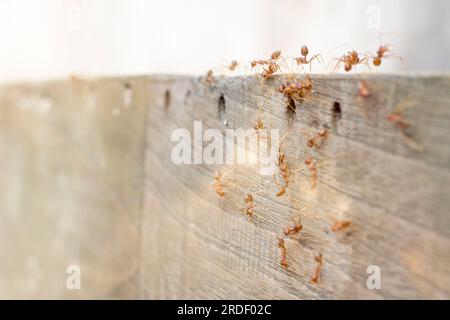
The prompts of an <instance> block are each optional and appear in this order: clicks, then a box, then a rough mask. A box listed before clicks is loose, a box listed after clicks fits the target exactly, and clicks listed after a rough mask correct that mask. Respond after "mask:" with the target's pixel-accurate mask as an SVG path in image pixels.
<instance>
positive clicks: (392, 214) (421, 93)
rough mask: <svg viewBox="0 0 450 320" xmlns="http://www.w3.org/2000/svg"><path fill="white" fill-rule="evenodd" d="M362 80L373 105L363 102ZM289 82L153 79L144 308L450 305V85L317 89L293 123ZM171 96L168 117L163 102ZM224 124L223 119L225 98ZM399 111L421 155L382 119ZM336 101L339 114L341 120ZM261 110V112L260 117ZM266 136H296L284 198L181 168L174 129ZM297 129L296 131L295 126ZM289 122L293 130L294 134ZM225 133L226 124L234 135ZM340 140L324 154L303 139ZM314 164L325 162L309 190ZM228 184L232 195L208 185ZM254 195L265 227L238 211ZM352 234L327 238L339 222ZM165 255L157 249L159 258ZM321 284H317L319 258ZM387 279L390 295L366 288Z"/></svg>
mask: <svg viewBox="0 0 450 320" xmlns="http://www.w3.org/2000/svg"><path fill="white" fill-rule="evenodd" d="M361 79H365V80H366V81H367V83H368V87H369V90H370V92H371V95H370V96H369V97H367V98H363V97H360V96H359V95H358V85H359V83H360V80H361ZM280 81H281V80H280V79H279V78H278V79H274V80H272V81H269V82H267V83H265V84H264V85H261V83H260V82H259V81H258V80H256V79H254V78H239V77H238V78H233V79H216V81H215V83H214V84H213V86H211V87H209V86H207V85H205V84H204V83H203V82H202V79H200V80H198V79H191V78H185V79H180V78H177V77H175V78H170V77H161V78H152V79H151V81H150V84H149V86H150V87H149V91H150V92H151V95H152V97H151V99H150V100H151V101H152V104H151V106H150V108H149V114H148V126H147V151H146V184H145V203H146V205H145V206H144V213H143V230H144V231H143V242H142V244H143V252H142V253H143V258H142V261H141V263H142V278H141V279H142V289H143V293H142V296H143V297H145V298H265V299H271V298H277V299H278V298H283V299H299V298H300V299H315V298H330V299H334V298H448V297H449V292H450V276H449V274H448V270H450V259H449V256H448V252H449V249H450V239H449V236H450V228H449V227H450V216H449V211H448V210H449V209H448V208H449V199H450V197H449V187H448V186H449V178H450V172H449V168H450V166H449V164H450V150H449V147H448V146H449V142H450V141H449V139H450V138H449V136H450V132H449V130H450V126H449V123H450V105H449V104H450V93H449V90H448V89H449V88H450V79H449V78H448V77H433V76H396V75H393V76H389V75H386V76H378V75H377V76H373V75H367V76H366V75H361V76H360V75H358V76H355V75H352V76H316V77H314V78H313V81H314V86H313V90H314V93H313V94H312V96H311V97H310V98H309V99H307V100H306V101H304V102H303V103H299V102H297V105H296V113H295V116H294V119H290V118H289V116H288V115H287V114H286V111H285V110H286V108H285V102H284V100H283V98H282V97H281V95H280V94H274V90H275V88H276V87H277V86H278V85H279V84H280ZM167 92H170V97H171V99H170V106H167V105H165V103H164V101H165V97H166V96H167ZM222 94H223V97H224V99H225V111H223V110H218V108H222V109H223V106H222V107H220V106H218V103H219V102H218V101H219V98H220V96H221V95H222ZM403 101H412V106H411V107H409V108H407V109H406V110H405V117H406V119H408V121H409V122H410V123H411V128H412V129H413V136H414V139H415V140H416V141H417V142H418V143H420V145H421V146H422V147H423V151H422V152H417V151H415V150H413V149H411V148H410V147H409V146H408V145H407V144H405V143H404V141H403V140H402V139H401V136H400V132H399V130H396V129H395V128H394V127H393V125H392V123H390V122H388V121H387V120H386V116H387V115H388V114H389V113H390V112H391V111H392V110H393V109H394V108H395V106H396V105H398V104H399V103H402V102H403ZM336 102H338V103H339V106H340V109H341V115H340V117H339V119H337V118H336V116H333V108H334V105H335V103H336ZM261 104H262V105H264V107H263V110H262V112H261V110H260V109H259V107H258V105H261ZM259 117H261V119H262V121H263V122H264V124H265V126H266V127H269V128H280V130H281V131H282V133H284V132H287V131H289V132H290V134H289V136H288V141H289V142H287V143H286V145H288V147H287V148H286V150H285V152H286V157H287V159H288V161H289V164H290V166H291V167H292V168H295V169H298V171H297V172H296V173H295V175H294V177H293V179H292V182H291V184H290V186H289V188H288V190H287V192H286V194H285V195H284V196H282V197H277V196H276V195H275V194H276V192H277V190H276V188H275V186H274V183H273V182H272V179H271V178H270V177H269V178H262V177H261V176H260V175H259V174H258V172H257V170H255V168H252V167H251V166H237V165H235V166H210V165H204V164H203V165H181V166H178V165H175V164H173V163H172V162H171V161H170V154H169V153H170V150H171V148H172V147H173V145H174V144H175V143H174V142H171V141H170V135H171V132H172V131H173V130H174V129H175V128H187V129H188V130H190V131H191V133H192V134H193V132H192V130H193V121H194V120H201V121H202V122H203V126H204V130H206V129H207V128H221V129H222V130H224V129H225V127H227V128H244V129H247V128H253V126H254V125H255V123H256V121H257V119H258V118H259ZM292 120H293V121H292ZM291 122H292V124H290V123H291ZM225 123H226V125H225ZM322 128H328V129H329V130H330V131H331V135H330V137H329V138H328V139H327V141H326V143H325V144H324V146H323V147H322V148H321V149H320V150H318V151H316V150H312V149H311V148H308V147H307V146H306V139H308V138H309V137H310V135H311V134H313V133H315V132H317V131H318V130H320V129H322ZM308 155H313V156H314V157H316V158H318V159H319V164H318V178H319V179H318V185H317V188H316V189H315V190H311V189H310V186H309V183H308V179H309V171H308V169H307V167H306V165H305V164H304V160H305V158H306V157H307V156H308ZM219 169H220V170H221V171H222V173H224V174H226V176H227V178H228V181H229V182H228V187H225V189H226V195H225V196H224V197H223V198H221V197H218V196H217V195H216V194H215V192H214V190H213V188H211V183H212V182H213V174H214V171H215V170H219ZM248 192H251V193H252V194H253V195H254V198H255V203H256V205H257V207H256V209H255V210H256V212H257V213H256V217H255V219H254V221H253V222H250V221H249V220H248V219H247V217H246V216H245V214H244V212H243V211H241V210H240V209H241V208H242V207H244V206H245V203H244V201H243V198H244V195H245V194H246V193H248ZM339 217H345V218H347V219H351V220H352V222H353V224H352V226H351V227H350V228H348V230H343V231H342V232H337V233H334V232H331V231H330V227H331V225H332V223H333V219H334V218H339ZM296 219H301V222H302V224H303V230H302V231H301V233H300V236H299V238H298V239H297V240H290V239H287V240H285V242H286V246H287V252H288V263H289V267H288V268H287V269H284V268H283V267H281V266H280V263H279V261H280V250H279V248H278V247H277V236H278V235H282V230H283V228H284V227H286V226H287V225H288V224H289V223H292V221H295V220H296ZM155 243H156V244H157V245H156V246H155ZM319 252H321V253H322V255H323V259H324V265H323V273H322V276H323V277H322V279H321V281H320V283H319V284H318V285H315V284H312V283H311V282H310V277H311V275H312V273H313V272H314V269H315V267H316V262H315V261H314V256H315V255H317V254H318V253H319ZM369 265H377V266H379V267H380V269H381V282H382V288H381V289H380V290H369V289H367V286H366V281H367V278H368V277H369V274H367V272H366V271H367V267H368V266H369Z"/></svg>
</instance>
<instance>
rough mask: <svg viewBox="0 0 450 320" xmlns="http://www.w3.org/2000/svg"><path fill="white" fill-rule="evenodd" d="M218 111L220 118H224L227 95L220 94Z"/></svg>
mask: <svg viewBox="0 0 450 320" xmlns="http://www.w3.org/2000/svg"><path fill="white" fill-rule="evenodd" d="M217 113H218V116H219V119H220V120H222V118H223V115H224V114H225V97H224V96H223V94H221V95H220V97H219V100H218V102H217Z"/></svg>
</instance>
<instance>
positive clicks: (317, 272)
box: [311, 253, 323, 284]
mask: <svg viewBox="0 0 450 320" xmlns="http://www.w3.org/2000/svg"><path fill="white" fill-rule="evenodd" d="M314 260H316V262H317V266H316V269H315V270H314V273H313V275H312V276H311V282H312V283H316V284H317V283H319V280H320V272H321V271H322V264H323V261H322V254H321V253H319V254H318V255H317V256H315V257H314Z"/></svg>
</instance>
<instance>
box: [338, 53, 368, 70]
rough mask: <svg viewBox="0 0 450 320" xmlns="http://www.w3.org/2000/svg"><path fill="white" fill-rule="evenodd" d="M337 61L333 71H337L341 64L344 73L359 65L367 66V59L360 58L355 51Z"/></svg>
mask: <svg viewBox="0 0 450 320" xmlns="http://www.w3.org/2000/svg"><path fill="white" fill-rule="evenodd" d="M337 60H338V61H337V63H336V66H335V68H334V70H338V69H339V66H340V63H341V62H343V63H344V70H345V71H346V72H349V71H351V70H352V69H353V67H354V66H356V65H358V64H361V63H366V64H367V66H368V65H369V64H368V59H367V57H366V56H364V58H360V57H359V53H358V52H356V51H355V50H352V51H349V52H348V53H347V54H344V55H342V57H341V58H339V59H337Z"/></svg>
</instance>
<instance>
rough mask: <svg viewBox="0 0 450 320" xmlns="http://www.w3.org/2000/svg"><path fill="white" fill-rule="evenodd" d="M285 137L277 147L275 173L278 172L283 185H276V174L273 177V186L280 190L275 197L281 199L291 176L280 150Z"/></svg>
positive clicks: (282, 152) (284, 156)
mask: <svg viewBox="0 0 450 320" xmlns="http://www.w3.org/2000/svg"><path fill="white" fill-rule="evenodd" d="M286 137H287V134H286V135H285V136H284V137H283V138H282V139H281V141H280V144H279V146H278V168H277V171H278V170H279V171H280V175H281V177H282V178H283V181H284V185H280V184H279V183H278V181H277V178H276V174H277V172H275V173H274V175H273V177H274V180H275V184H276V185H277V186H279V187H280V190H279V191H278V192H277V194H276V196H277V197H281V196H282V195H283V194H285V193H286V188H287V187H288V185H289V177H290V175H291V170H290V168H289V166H288V164H287V161H286V155H285V153H284V151H283V150H282V149H281V146H282V142H283V140H284V139H285V138H286Z"/></svg>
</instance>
